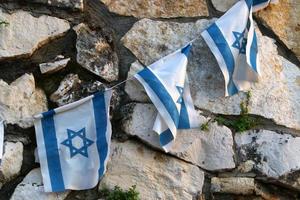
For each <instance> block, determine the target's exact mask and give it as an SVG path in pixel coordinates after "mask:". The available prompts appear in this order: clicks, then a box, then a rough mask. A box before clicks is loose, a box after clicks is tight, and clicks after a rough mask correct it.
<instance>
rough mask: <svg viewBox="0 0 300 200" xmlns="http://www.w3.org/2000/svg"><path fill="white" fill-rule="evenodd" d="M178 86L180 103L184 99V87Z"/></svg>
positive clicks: (178, 101)
mask: <svg viewBox="0 0 300 200" xmlns="http://www.w3.org/2000/svg"><path fill="white" fill-rule="evenodd" d="M176 88H177V90H178V92H179V98H178V100H177V101H176V102H177V103H179V104H181V103H182V101H183V98H182V96H183V87H180V86H176Z"/></svg>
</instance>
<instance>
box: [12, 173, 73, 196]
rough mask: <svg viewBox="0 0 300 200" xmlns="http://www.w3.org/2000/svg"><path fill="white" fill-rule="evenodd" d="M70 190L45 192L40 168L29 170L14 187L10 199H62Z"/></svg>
mask: <svg viewBox="0 0 300 200" xmlns="http://www.w3.org/2000/svg"><path fill="white" fill-rule="evenodd" d="M69 192H70V191H66V192H60V193H49V192H48V193H46V192H44V186H43V181H42V175H41V170H40V168H36V169H33V170H31V171H30V172H29V173H28V174H27V176H26V177H25V178H24V179H23V181H22V182H21V183H20V184H19V185H18V186H17V187H16V189H15V191H14V193H13V195H12V197H11V198H10V200H22V199H31V200H41V199H43V200H63V199H65V198H66V197H67V195H68V194H69Z"/></svg>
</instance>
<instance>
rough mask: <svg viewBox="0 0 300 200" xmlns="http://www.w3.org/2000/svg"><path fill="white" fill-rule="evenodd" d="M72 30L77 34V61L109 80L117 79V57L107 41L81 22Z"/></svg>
mask: <svg viewBox="0 0 300 200" xmlns="http://www.w3.org/2000/svg"><path fill="white" fill-rule="evenodd" d="M74 30H75V32H76V34H77V41H76V49H77V62H78V63H79V64H81V65H82V67H84V68H86V69H87V70H89V71H91V72H93V73H94V74H96V75H98V76H100V77H101V78H103V79H105V80H107V81H109V82H110V81H116V80H118V75H119V68H118V67H119V66H118V57H117V54H116V52H115V51H114V49H113V47H112V46H111V44H110V43H109V41H107V40H106V39H105V37H103V36H102V35H101V33H100V32H97V31H94V30H91V29H90V28H89V27H88V26H87V25H86V24H83V23H81V24H79V25H77V26H76V27H74Z"/></svg>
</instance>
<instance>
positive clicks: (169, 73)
mask: <svg viewBox="0 0 300 200" xmlns="http://www.w3.org/2000/svg"><path fill="white" fill-rule="evenodd" d="M277 2H278V0H240V1H238V2H237V3H236V4H235V5H234V6H233V7H232V8H231V9H229V10H228V11H227V12H226V13H225V14H224V15H223V16H222V17H220V18H219V19H218V20H217V21H215V22H214V23H213V24H212V25H210V26H209V27H208V28H207V29H206V30H204V31H203V32H202V34H201V36H202V37H203V38H204V41H205V42H206V43H207V45H208V47H209V48H210V50H211V51H212V53H213V55H214V56H215V58H216V60H217V62H218V64H219V67H220V69H221V71H222V73H223V75H224V79H225V88H226V90H225V96H231V95H234V94H236V93H238V91H244V90H247V89H249V87H250V85H251V83H253V82H257V81H258V77H259V75H260V65H259V59H258V47H257V36H256V33H255V30H254V22H253V18H252V12H256V11H257V10H260V9H262V8H265V7H266V6H268V5H269V4H270V3H277ZM237 19H238V20H237ZM192 43H193V41H191V42H189V43H188V44H186V45H185V46H184V47H183V48H181V49H179V50H176V51H175V52H173V53H171V54H169V55H167V56H165V57H163V58H161V59H160V60H158V61H156V62H154V63H153V64H151V65H150V66H148V67H146V68H144V69H143V70H141V71H140V72H138V73H137V74H135V75H134V76H133V77H131V78H129V79H127V80H125V81H123V82H121V83H119V84H117V85H115V86H114V87H112V88H109V89H107V90H106V91H105V92H104V93H100V92H98V93H96V94H94V95H91V96H88V97H86V98H83V99H81V100H79V101H76V102H74V103H71V104H68V105H65V106H62V107H58V108H56V109H53V110H49V111H47V112H44V113H42V114H39V115H36V116H34V117H35V121H34V126H35V132H36V139H37V152H36V154H37V156H38V159H37V161H38V162H40V166H41V173H42V178H43V183H44V190H45V192H60V191H65V190H67V189H71V190H84V189H90V188H93V187H95V186H96V184H97V183H98V181H99V180H100V179H101V178H102V176H103V175H104V174H105V171H106V164H107V160H108V158H109V150H110V143H111V134H112V129H111V123H110V119H109V107H110V106H109V105H110V100H111V97H112V89H113V88H115V87H116V86H119V85H120V84H123V83H125V82H126V81H128V80H130V79H132V78H135V79H137V80H138V81H139V82H140V84H141V85H142V86H143V87H144V89H145V91H146V93H147V95H148V96H149V98H150V99H151V101H152V103H153V104H154V106H155V107H156V109H157V111H158V114H157V116H156V119H155V122H154V125H153V130H154V131H155V132H156V133H157V134H158V135H159V142H160V145H161V147H162V148H163V149H164V150H165V151H166V152H168V151H169V150H170V148H171V147H172V144H173V143H174V141H175V139H176V134H177V130H178V129H190V128H196V127H199V126H200V124H199V122H198V121H197V115H196V110H195V108H194V104H193V100H192V97H191V92H190V88H189V81H188V76H187V72H186V70H187V64H188V55H189V52H190V50H191V48H192ZM3 132H4V131H3V121H2V120H0V161H1V156H2V150H3Z"/></svg>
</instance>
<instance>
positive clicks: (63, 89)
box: [0, 0, 300, 200]
mask: <svg viewBox="0 0 300 200" xmlns="http://www.w3.org/2000/svg"><path fill="white" fill-rule="evenodd" d="M234 2H236V0H135V1H132V0H26V1H24V0H19V1H18V0H2V1H1V4H0V21H1V22H2V23H1V25H0V112H1V115H3V116H4V118H5V119H6V126H5V147H4V158H3V161H2V165H1V166H0V200H4V199H13V200H19V199H31V200H41V199H45V200H54V199H55V200H64V199H66V200H74V199H77V200H80V199H82V200H83V199H85V200H86V199H87V200H92V199H100V198H101V194H100V192H99V191H100V190H101V189H102V188H103V187H109V188H113V187H114V186H116V185H117V186H120V187H121V188H124V189H128V188H130V187H131V186H132V185H136V187H137V191H138V192H139V193H140V197H141V199H146V200H147V199H149V200H150V199H172V200H173V199H178V200H179V199H180V200H185V199H187V200H192V199H202V200H204V199H207V200H210V199H230V200H231V199H245V200H246V199H270V200H271V199H272V200H274V199H298V198H300V196H299V192H300V69H299V67H300V62H299V59H300V50H299V46H300V26H299V18H300V3H299V2H298V1H297V0H281V1H280V3H279V4H277V5H271V6H269V7H268V8H266V9H264V10H262V11H260V12H258V13H256V14H255V21H256V29H257V32H258V42H259V44H258V45H259V54H260V62H261V65H262V77H261V79H260V81H259V83H257V84H255V85H254V86H253V87H252V88H251V90H250V93H243V92H240V93H239V94H237V95H235V96H232V97H226V98H225V97H224V79H223V76H222V73H221V71H220V69H219V67H218V65H217V62H216V60H215V59H214V57H213V55H212V53H211V52H210V50H209V49H208V47H207V46H206V44H205V43H204V41H203V39H202V38H201V37H200V33H201V32H202V31H203V30H204V29H205V28H206V27H208V26H209V24H211V23H212V22H213V21H214V20H216V18H218V17H220V16H221V15H222V14H223V12H224V11H226V10H227V9H228V8H229V7H230V6H231V5H232V4H233V3H234ZM194 38H197V40H196V41H195V42H194V45H193V49H192V52H191V55H190V60H189V64H188V74H189V78H190V82H191V83H190V87H191V91H192V97H193V99H194V103H195V106H196V107H197V109H198V117H199V122H200V123H201V124H202V126H201V127H202V128H198V129H191V130H184V131H179V133H178V136H177V139H176V142H175V145H174V146H173V148H172V149H171V151H170V152H169V153H168V154H166V153H164V152H163V151H162V149H161V148H160V147H159V144H158V142H157V135H156V134H155V133H154V132H153V131H152V125H153V122H154V119H155V116H156V114H157V111H156V109H155V107H154V106H153V105H152V104H151V102H150V100H149V99H148V97H147V95H146V93H145V91H144V90H143V89H142V87H141V85H139V84H138V83H137V81H135V80H132V81H129V82H127V83H126V84H124V85H122V86H120V87H118V88H117V89H115V91H114V94H113V98H112V102H111V107H112V111H111V118H112V125H113V140H112V146H111V158H110V161H109V162H108V169H107V173H106V175H105V176H104V178H103V179H102V180H101V181H100V182H99V185H98V186H97V187H96V188H94V189H91V190H87V191H67V192H64V193H44V192H43V183H42V180H41V174H40V169H39V165H38V164H37V163H35V158H34V149H35V147H36V141H35V133H34V128H33V118H32V116H33V115H34V114H36V113H39V112H42V111H46V110H48V109H51V108H55V107H57V106H62V105H65V104H67V103H71V102H74V101H76V100H79V99H81V98H83V97H85V96H88V95H90V94H93V93H94V92H96V91H99V90H103V89H104V88H107V87H110V86H113V85H115V84H116V83H118V82H120V81H122V80H125V79H126V78H127V77H130V76H132V75H133V74H134V73H135V72H137V71H138V70H140V69H142V68H143V66H145V65H149V64H151V63H152V62H154V61H155V60H157V59H159V58H161V57H163V56H165V55H167V54H168V53H171V52H172V51H174V50H176V49H177V48H179V47H181V46H182V45H184V44H185V43H186V42H188V41H190V40H192V39H194ZM245 106H246V109H247V113H244V110H245ZM245 120H246V122H251V123H250V125H249V124H246V125H248V126H246V128H245V127H243V126H242V125H245ZM252 122H253V123H252ZM241 126H242V127H241Z"/></svg>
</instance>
